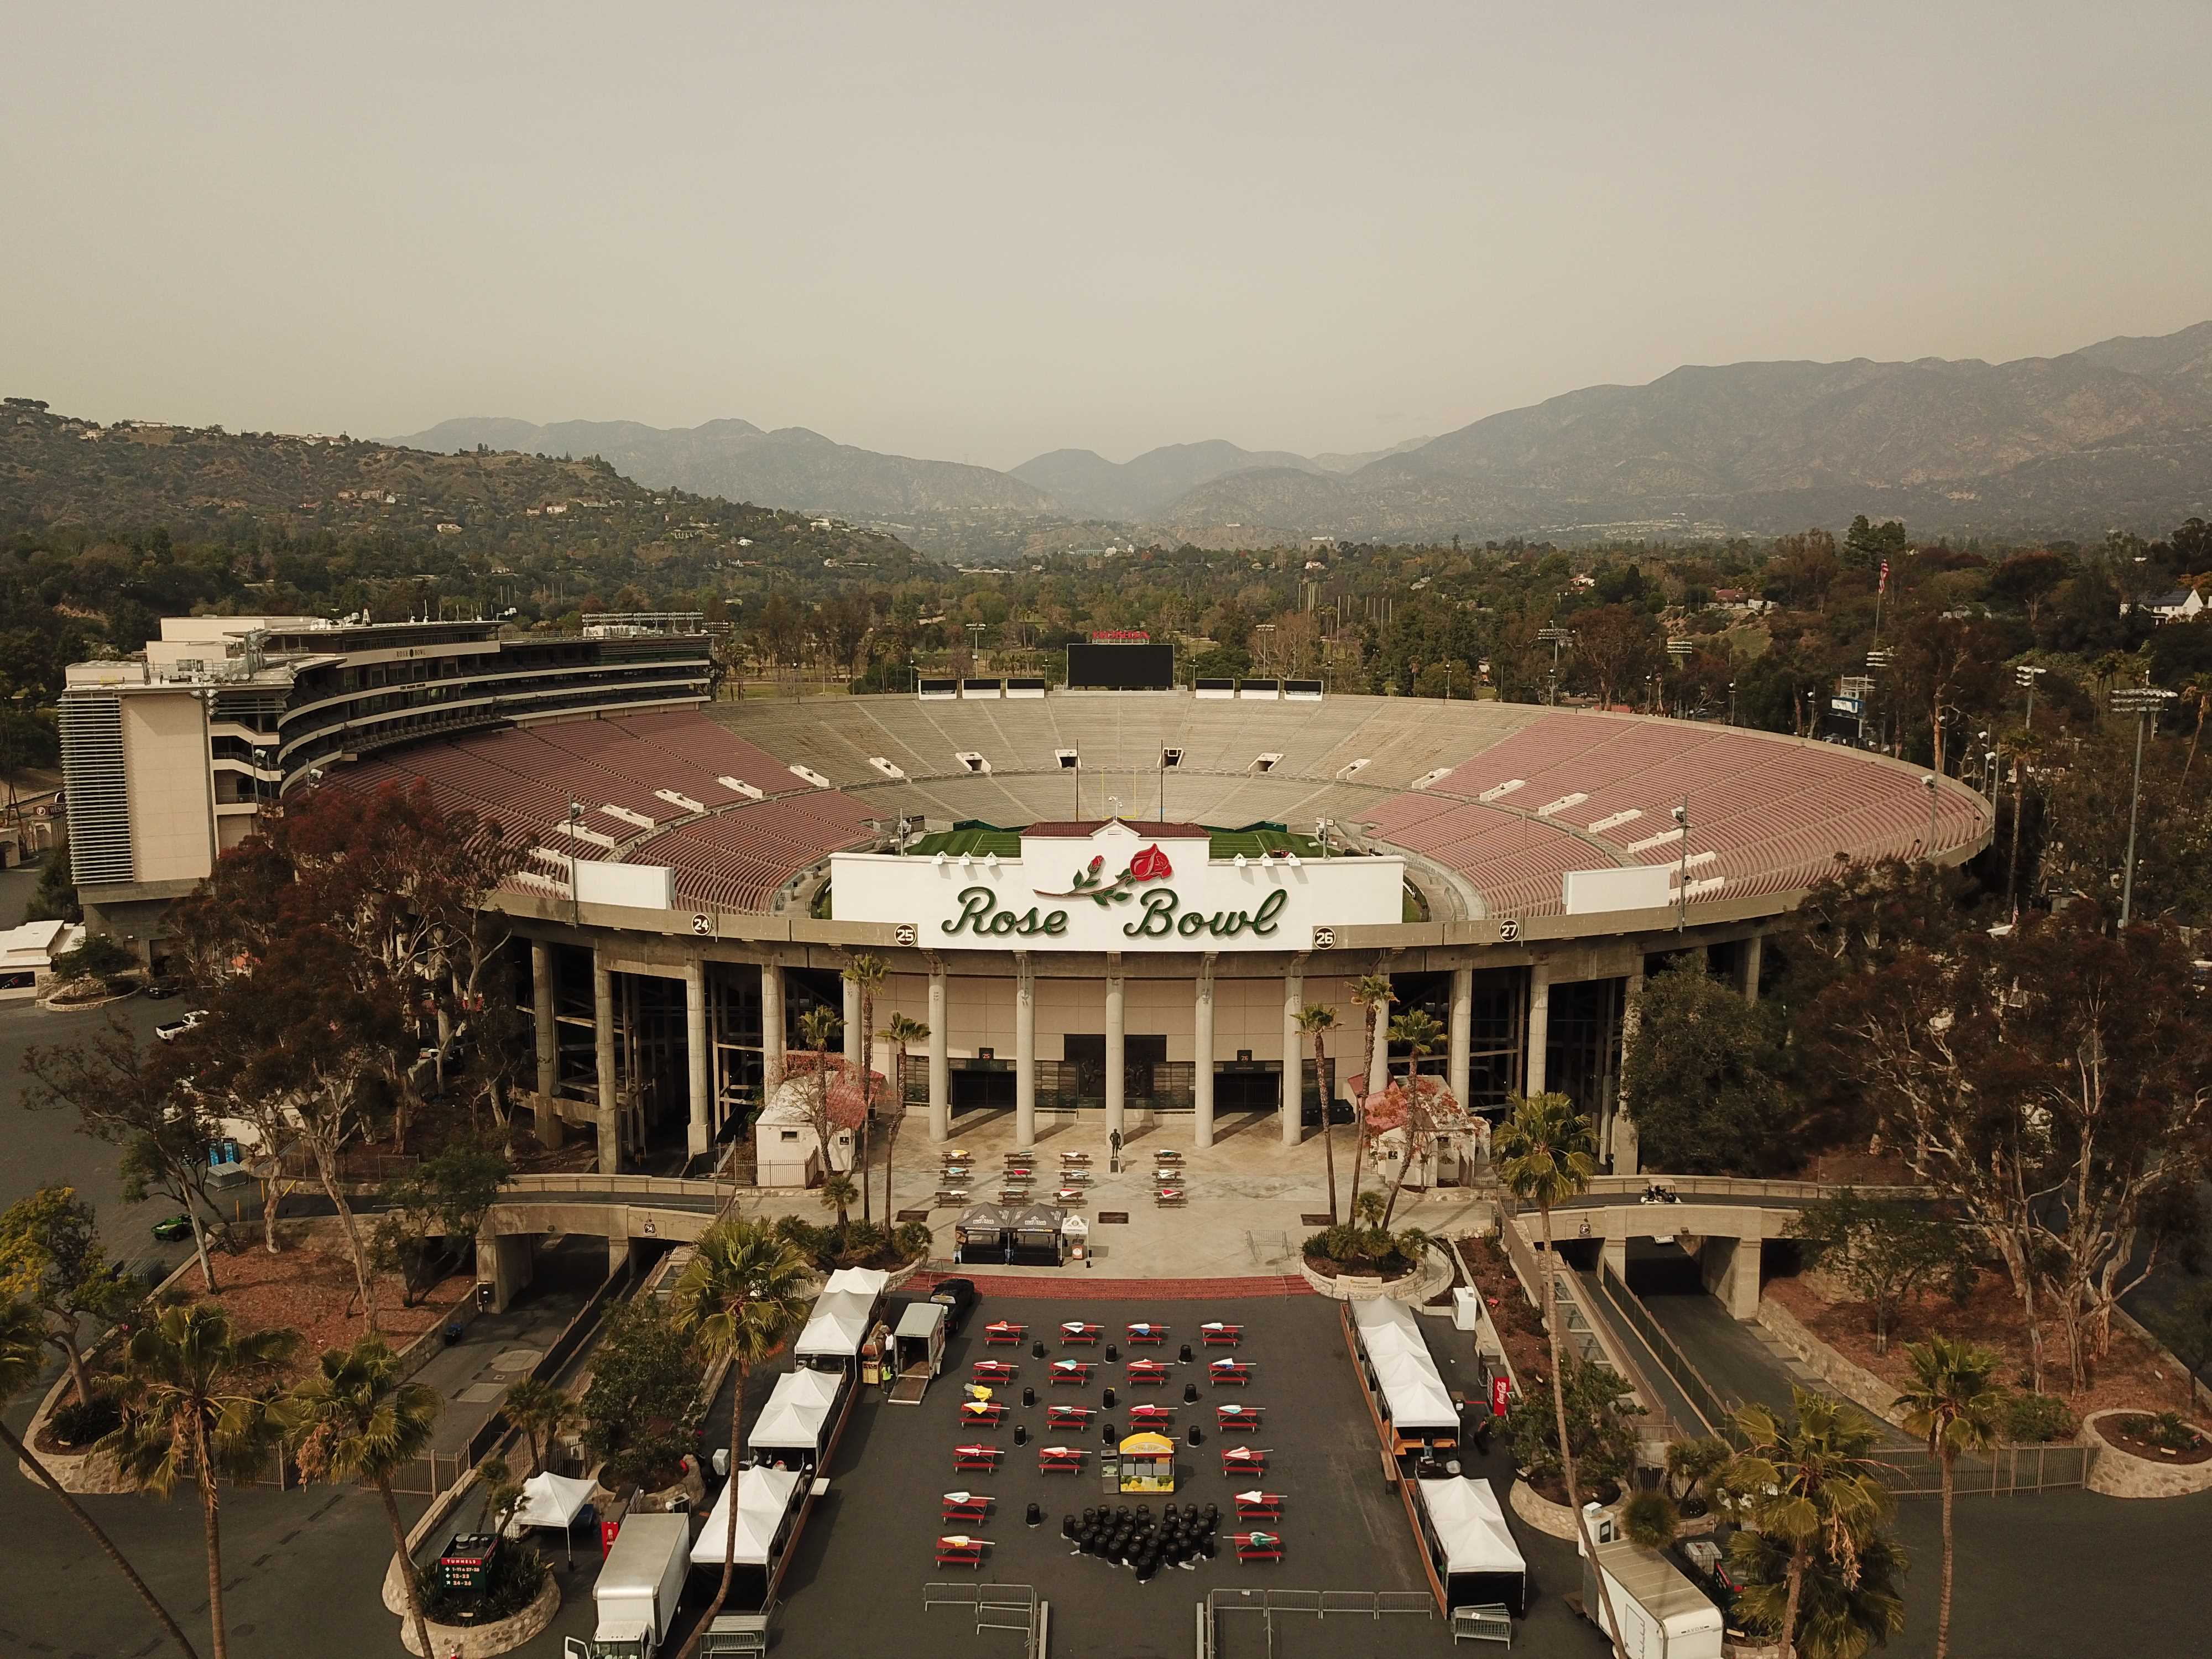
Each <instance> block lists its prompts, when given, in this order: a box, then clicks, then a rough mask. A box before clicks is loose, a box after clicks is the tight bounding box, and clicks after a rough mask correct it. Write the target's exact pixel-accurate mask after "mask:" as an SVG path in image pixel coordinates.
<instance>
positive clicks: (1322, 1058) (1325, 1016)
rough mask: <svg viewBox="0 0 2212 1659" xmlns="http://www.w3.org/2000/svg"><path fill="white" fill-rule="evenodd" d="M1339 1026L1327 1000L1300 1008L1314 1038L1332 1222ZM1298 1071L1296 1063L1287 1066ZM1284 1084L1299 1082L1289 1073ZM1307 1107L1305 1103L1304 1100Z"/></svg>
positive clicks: (1303, 1026)
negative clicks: (1331, 1049)
mask: <svg viewBox="0 0 2212 1659" xmlns="http://www.w3.org/2000/svg"><path fill="white" fill-rule="evenodd" d="M1335 1029H1336V1010H1335V1009H1334V1008H1332V1007H1330V1006H1328V1004H1327V1003H1326V1002H1309V1003H1308V1004H1306V1006H1304V1007H1303V1008H1301V1009H1299V1010H1298V1030H1301V1031H1303V1032H1304V1034H1305V1035H1306V1036H1310V1037H1311V1038H1312V1039H1313V1046H1314V1093H1315V1094H1316V1096H1317V1097H1319V1098H1320V1100H1321V1155H1322V1163H1323V1164H1326V1165H1327V1166H1328V1225H1330V1226H1332V1227H1334V1225H1336V1137H1335V1133H1334V1129H1335V1126H1334V1124H1332V1123H1331V1122H1330V1121H1329V1109H1330V1108H1331V1107H1332V1106H1334V1104H1335V1103H1334V1101H1332V1100H1331V1099H1330V1098H1329V1086H1328V1085H1329V1075H1328V1048H1327V1046H1326V1045H1327V1043H1328V1034H1329V1033H1330V1032H1331V1031H1334V1030H1335ZM1287 1069H1288V1071H1290V1072H1292V1073H1295V1072H1296V1071H1297V1067H1296V1066H1291V1067H1289V1068H1287ZM1283 1086H1284V1088H1285V1090H1286V1091H1296V1090H1297V1084H1296V1083H1295V1082H1294V1081H1293V1080H1292V1079H1291V1078H1290V1077H1288V1076H1285V1079H1284V1083H1283ZM1300 1109H1301V1110H1303V1109H1304V1102H1303V1101H1301V1103H1300Z"/></svg>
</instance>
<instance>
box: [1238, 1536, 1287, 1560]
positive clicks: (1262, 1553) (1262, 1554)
mask: <svg viewBox="0 0 2212 1659" xmlns="http://www.w3.org/2000/svg"><path fill="white" fill-rule="evenodd" d="M1229 1541H1230V1542H1231V1543H1232V1544H1234V1545H1235V1546H1236V1547H1237V1559H1238V1560H1239V1561H1279V1560H1281V1559H1283V1540H1282V1537H1281V1535H1280V1534H1277V1533H1272V1532H1232V1533H1231V1534H1229Z"/></svg>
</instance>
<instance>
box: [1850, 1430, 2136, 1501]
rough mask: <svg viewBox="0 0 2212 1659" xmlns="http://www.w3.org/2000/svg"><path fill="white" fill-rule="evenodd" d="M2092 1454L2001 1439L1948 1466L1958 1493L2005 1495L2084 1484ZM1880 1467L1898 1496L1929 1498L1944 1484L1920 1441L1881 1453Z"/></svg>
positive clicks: (1937, 1464) (2085, 1448)
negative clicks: (2010, 1442) (2004, 1442)
mask: <svg viewBox="0 0 2212 1659" xmlns="http://www.w3.org/2000/svg"><path fill="white" fill-rule="evenodd" d="M2095 1455H2096V1449H2095V1448H2094V1447H2092V1446H2075V1445H2067V1444H2063V1443H2062V1444H2054V1445H2047V1446H2046V1445H2029V1446H2015V1445H2000V1446H1993V1447H1991V1448H1990V1449H1989V1450H1988V1451H1986V1452H1966V1453H1962V1454H1960V1458H1959V1461H1958V1462H1957V1464H1956V1465H1955V1466H1954V1469H1953V1477H1954V1484H1953V1490H1954V1492H1957V1493H1958V1494H1959V1495H1960V1497H1962V1498H1965V1497H1969V1496H1978V1495H1988V1496H1993V1497H1999V1498H2009V1497H2012V1496H2014V1495H2015V1494H2017V1493H2020V1492H2061V1491H2064V1490H2065V1489H2067V1488H2069V1487H2072V1486H2085V1485H2087V1482H2088V1479H2089V1465H2090V1463H2091V1462H2092V1460H2093V1458H2094V1457H2095ZM1880 1472H1881V1478H1882V1480H1884V1481H1885V1482H1886V1483H1887V1485H1888V1486H1889V1489H1890V1490H1891V1491H1892V1492H1895V1493H1896V1494H1897V1495H1898V1496H1899V1498H1929V1497H1933V1496H1934V1495H1936V1493H1938V1492H1942V1490H1943V1466H1942V1462H1941V1460H1940V1459H1937V1458H1935V1457H1931V1456H1929V1454H1928V1452H1927V1451H1926V1450H1925V1449H1923V1448H1921V1447H1917V1446H1916V1447H1913V1448H1911V1449H1909V1450H1902V1451H1885V1452H1882V1453H1881V1454H1880Z"/></svg>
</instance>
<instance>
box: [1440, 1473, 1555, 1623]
mask: <svg viewBox="0 0 2212 1659" xmlns="http://www.w3.org/2000/svg"><path fill="white" fill-rule="evenodd" d="M1413 1493H1414V1496H1415V1498H1416V1499H1417V1500H1418V1501H1417V1502H1416V1504H1415V1505H1414V1509H1415V1511H1416V1513H1417V1514H1418V1515H1419V1517H1420V1523H1421V1545H1422V1547H1423V1548H1425V1550H1427V1551H1428V1553H1429V1561H1430V1564H1431V1565H1432V1566H1434V1567H1435V1568H1436V1571H1437V1578H1438V1580H1439V1581H1441V1582H1442V1583H1443V1588H1444V1608H1445V1612H1446V1613H1447V1615H1449V1613H1450V1612H1451V1610H1452V1609H1454V1608H1456V1607H1486V1606H1494V1605H1500V1604H1502V1605H1504V1606H1505V1607H1510V1608H1511V1609H1512V1610H1513V1611H1514V1612H1515V1613H1521V1612H1523V1611H1525V1609H1526V1605H1527V1601H1528V1564H1527V1563H1526V1562H1525V1561H1523V1560H1522V1558H1521V1550H1520V1547H1519V1546H1517V1545H1516V1544H1515V1543H1514V1541H1513V1534H1512V1533H1511V1531H1510V1529H1509V1528H1507V1527H1506V1524H1505V1511H1504V1509H1503V1508H1502V1507H1500V1505H1499V1504H1498V1493H1497V1492H1495V1491H1494V1490H1493V1489H1492V1486H1491V1484H1490V1482H1488V1481H1487V1480H1416V1481H1415V1482H1413Z"/></svg>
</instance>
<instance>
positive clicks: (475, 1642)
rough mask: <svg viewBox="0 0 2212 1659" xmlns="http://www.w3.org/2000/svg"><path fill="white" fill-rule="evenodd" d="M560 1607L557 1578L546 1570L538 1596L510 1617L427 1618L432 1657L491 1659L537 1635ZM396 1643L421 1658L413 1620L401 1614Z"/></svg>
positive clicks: (436, 1658)
mask: <svg viewBox="0 0 2212 1659" xmlns="http://www.w3.org/2000/svg"><path fill="white" fill-rule="evenodd" d="M560 1610H561V1584H560V1581H559V1580H557V1579H556V1578H555V1577H554V1576H553V1575H552V1574H551V1573H550V1572H549V1573H547V1574H546V1575H545V1588H544V1589H541V1590H539V1591H538V1599H537V1600H536V1601H532V1603H531V1604H530V1605H529V1606H528V1607H525V1608H523V1610H522V1611H521V1612H520V1613H516V1614H515V1615H514V1616H513V1618H512V1619H502V1620H499V1621H498V1622H497V1623H496V1624H490V1625H441V1624H440V1623H438V1622H437V1620H435V1619H434V1620H430V1621H429V1625H430V1651H431V1655H432V1656H433V1659H453V1656H456V1655H458V1656H459V1659H491V1656H492V1655H494V1654H495V1653H509V1652H512V1651H513V1650H514V1649H516V1648H519V1647H520V1646H521V1645H522V1644H524V1643H525V1642H527V1641H529V1640H530V1639H531V1638H532V1637H535V1636H538V1635H539V1634H541V1633H542V1632H544V1629H545V1627H546V1626H548V1625H550V1624H551V1623H552V1622H553V1615H554V1614H555V1613H558V1612H559V1611H560ZM399 1642H400V1645H401V1646H403V1647H404V1648H405V1649H406V1650H407V1651H408V1652H410V1653H411V1654H414V1655H416V1659H421V1656H422V1649H421V1648H419V1647H417V1646H416V1644H415V1621H414V1620H412V1619H410V1618H408V1617H406V1616H405V1615H404V1613H403V1614H402V1615H401V1616H400V1620H399Z"/></svg>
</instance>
